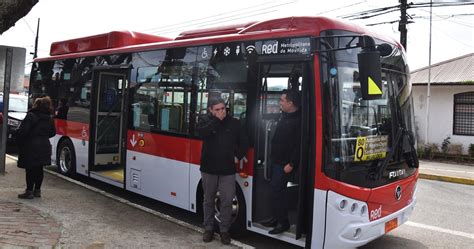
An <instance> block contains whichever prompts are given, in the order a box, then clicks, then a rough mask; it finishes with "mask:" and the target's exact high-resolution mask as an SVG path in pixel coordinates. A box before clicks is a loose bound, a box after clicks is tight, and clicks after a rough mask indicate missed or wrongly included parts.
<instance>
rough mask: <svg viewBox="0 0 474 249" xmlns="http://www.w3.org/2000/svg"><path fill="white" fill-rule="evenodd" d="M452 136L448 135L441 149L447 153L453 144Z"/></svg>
mask: <svg viewBox="0 0 474 249" xmlns="http://www.w3.org/2000/svg"><path fill="white" fill-rule="evenodd" d="M450 140H451V137H450V136H447V137H446V138H445V139H444V140H443V142H442V143H441V151H442V152H443V153H444V154H446V153H448V151H449V145H450V144H451V141H450Z"/></svg>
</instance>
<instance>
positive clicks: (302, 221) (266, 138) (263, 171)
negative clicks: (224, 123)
mask: <svg viewBox="0 0 474 249" xmlns="http://www.w3.org/2000/svg"><path fill="white" fill-rule="evenodd" d="M309 72H310V70H309V63H306V62H300V61H298V62H288V63H281V62H280V63H270V62H265V63H260V65H259V77H258V84H259V90H258V93H257V105H256V106H257V109H258V110H257V114H256V126H255V127H256V135H255V150H256V151H255V155H256V156H255V168H254V178H253V181H254V182H253V186H254V188H253V191H254V192H253V212H252V213H253V217H252V220H253V222H254V224H255V226H256V227H258V228H261V229H264V230H266V231H269V230H271V229H272V228H271V227H270V228H268V227H264V226H262V225H261V223H265V222H266V221H268V220H269V219H270V218H272V213H273V210H272V206H273V204H272V199H271V193H272V192H271V191H272V189H271V186H270V182H271V170H272V169H271V160H270V158H271V153H272V151H271V141H272V138H273V135H274V133H275V129H276V127H277V124H278V122H279V118H280V114H281V110H280V96H281V95H282V91H283V90H295V91H299V92H301V96H303V97H302V101H301V102H302V106H301V112H302V113H301V114H302V115H301V118H302V121H301V124H302V126H301V129H300V132H301V133H300V138H301V139H300V142H299V146H300V151H301V153H300V163H299V166H298V168H296V171H295V172H294V173H293V174H292V177H291V179H290V181H289V182H288V185H287V202H288V203H287V204H288V210H289V221H290V229H289V230H288V231H286V232H284V233H282V234H280V235H278V237H277V238H279V239H282V240H285V241H288V240H300V239H302V240H305V238H304V236H303V235H304V234H307V233H308V232H309V231H308V229H310V228H309V227H310V225H311V224H308V223H311V217H312V210H313V209H312V185H311V184H310V182H312V177H311V176H312V175H314V174H310V172H312V171H314V170H311V167H310V165H309V163H308V162H309V153H308V151H309V149H310V148H309V147H310V146H308V145H309V138H310V132H309V126H308V117H309V111H308V106H309V104H308V103H307V102H308V97H307V96H308V93H309V91H308V86H309V81H310V76H309ZM309 206H310V207H309Z"/></svg>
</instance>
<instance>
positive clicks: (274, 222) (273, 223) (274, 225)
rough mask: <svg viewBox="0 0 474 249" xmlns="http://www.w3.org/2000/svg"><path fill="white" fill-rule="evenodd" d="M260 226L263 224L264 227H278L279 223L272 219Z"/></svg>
mask: <svg viewBox="0 0 474 249" xmlns="http://www.w3.org/2000/svg"><path fill="white" fill-rule="evenodd" d="M260 224H262V226H264V227H276V226H277V225H278V221H277V220H276V219H275V218H272V219H270V220H267V221H264V222H262V223H260Z"/></svg>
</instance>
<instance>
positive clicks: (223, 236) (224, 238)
mask: <svg viewBox="0 0 474 249" xmlns="http://www.w3.org/2000/svg"><path fill="white" fill-rule="evenodd" d="M221 242H222V244H224V245H229V244H230V234H229V233H228V232H222V233H221Z"/></svg>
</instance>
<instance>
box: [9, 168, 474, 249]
mask: <svg viewBox="0 0 474 249" xmlns="http://www.w3.org/2000/svg"><path fill="white" fill-rule="evenodd" d="M424 165H426V166H427V167H429V168H433V167H438V168H440V169H442V168H444V169H445V170H448V171H450V170H451V171H466V170H467V171H469V170H471V169H472V168H462V167H461V168H459V169H458V168H446V167H445V166H446V165H444V166H443V165H436V164H435V165H434V166H433V165H432V164H429V165H428V164H424ZM448 166H449V165H448ZM453 167H455V166H453ZM438 171H439V170H438ZM48 178H49V177H48ZM50 179H51V178H50ZM53 179H54V177H53ZM50 181H51V180H50ZM59 181H60V179H57V180H53V182H56V183H57V184H58V185H60V184H59ZM82 181H83V182H86V183H87V184H92V185H95V186H96V187H99V188H101V189H104V190H106V191H107V192H111V193H113V194H116V195H119V196H122V197H125V198H126V199H128V200H132V201H133V202H135V203H139V204H140V205H143V206H146V207H149V208H151V209H153V210H158V211H160V212H164V213H166V214H168V215H171V216H173V217H177V218H178V219H183V220H186V221H187V222H189V223H192V224H195V225H199V224H200V219H196V217H195V216H192V215H190V213H189V212H184V211H182V210H180V209H177V208H174V207H171V206H168V205H165V204H162V203H158V202H156V201H153V200H150V199H148V198H145V197H141V196H138V195H135V194H131V193H125V192H124V191H121V190H119V189H117V188H114V187H110V186H107V185H105V184H102V183H99V182H97V181H94V180H91V179H86V178H83V179H82ZM53 182H50V183H48V184H47V185H46V186H48V185H49V186H51V185H56V184H54V183H53ZM51 183H53V184H51ZM15 184H18V183H15ZM50 184H51V185H50ZM4 187H5V186H4ZM56 187H57V185H56ZM16 190H17V191H18V188H16ZM2 191H3V192H5V191H7V192H9V190H7V189H5V188H4V189H3V190H2ZM74 192H75V191H74ZM69 193H72V192H69ZM4 194H5V193H4ZM14 194H16V193H11V194H10V196H11V197H13V199H14ZM45 199H46V198H45ZM473 200H474V186H469V185H462V184H453V183H446V182H440V181H431V180H423V179H421V180H420V181H419V183H418V200H417V201H418V203H417V206H416V208H415V211H414V213H413V216H412V217H411V219H410V221H409V222H408V223H407V224H404V225H402V226H401V227H399V228H397V229H395V230H394V231H392V232H390V233H389V234H387V235H385V236H383V237H382V238H380V239H378V240H376V241H373V242H372V243H369V244H368V245H366V246H364V247H362V248H364V249H371V248H388V249H391V248H416V249H418V248H471V246H472V245H473V244H474V212H473V211H472V210H474V201H473ZM113 203H114V202H113V201H110V200H109V201H108V205H111V204H113ZM35 206H36V205H35ZM40 207H41V206H40ZM43 208H44V207H43ZM49 208H51V207H49ZM110 210H113V209H110ZM119 212H121V211H119ZM59 214H61V212H59ZM63 239H64V238H63ZM192 239H193V240H197V241H199V235H198V236H196V237H193V238H192ZM61 242H63V243H60V244H62V245H65V244H66V245H67V244H68V243H64V241H61ZM116 242H118V241H116ZM242 242H244V243H247V244H250V245H252V246H255V247H256V248H295V247H294V246H292V245H289V244H285V243H282V242H279V241H276V240H272V239H270V238H267V237H265V236H261V235H258V234H254V233H250V234H249V235H248V236H247V237H246V238H245V239H242ZM109 243H110V242H109ZM111 244H113V243H111ZM111 244H109V245H111ZM69 245H70V244H69ZM213 246H219V244H218V243H217V245H216V244H214V245H213ZM198 247H199V246H198Z"/></svg>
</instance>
